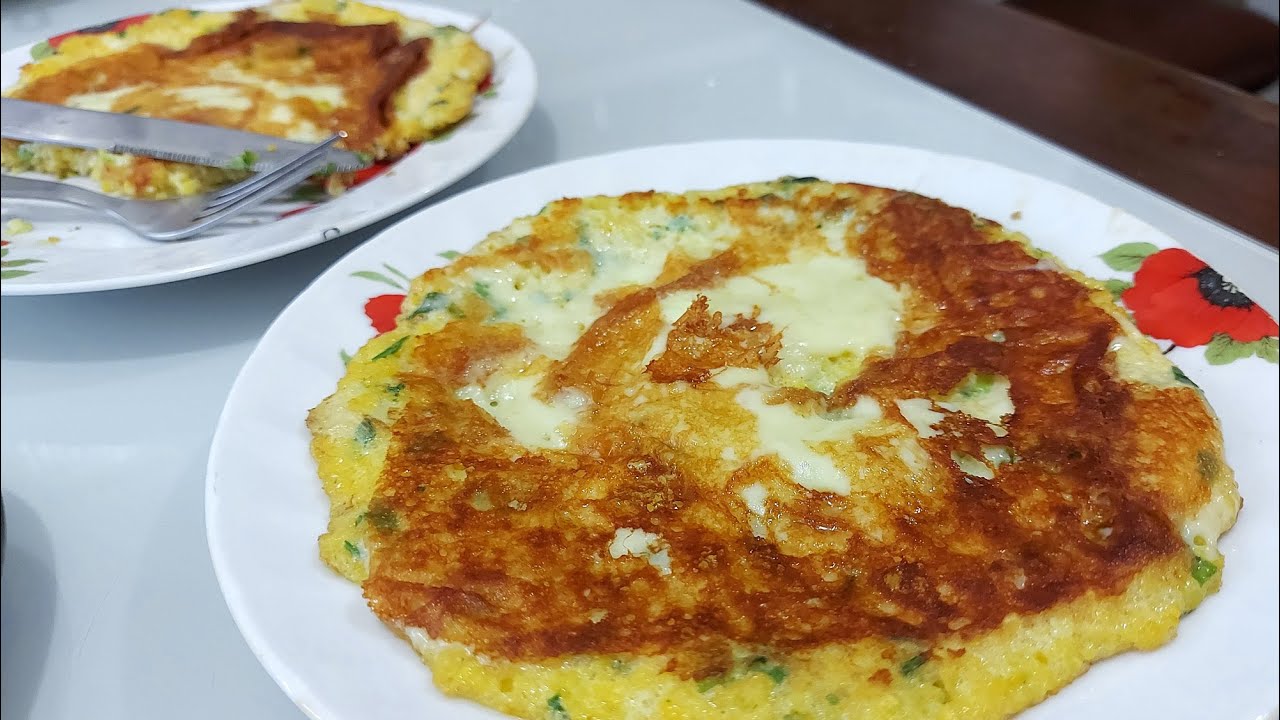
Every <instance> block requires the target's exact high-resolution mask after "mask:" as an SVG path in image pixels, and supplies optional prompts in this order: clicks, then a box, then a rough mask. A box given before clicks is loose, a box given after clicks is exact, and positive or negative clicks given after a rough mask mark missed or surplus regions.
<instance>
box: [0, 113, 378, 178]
mask: <svg viewBox="0 0 1280 720" xmlns="http://www.w3.org/2000/svg"><path fill="white" fill-rule="evenodd" d="M0 137H4V138H10V139H13V140H20V141H22V142H35V143H48V144H51V145H67V146H70V147H78V148H89V149H92V150H106V151H107V152H113V153H121V154H124V155H143V156H146V157H153V158H158V159H160V160H172V161H174V162H180V163H188V164H191V165H208V166H209V167H221V168H234V169H237V170H253V171H255V172H265V171H269V170H272V169H274V168H276V167H278V166H280V165H281V164H284V163H287V162H289V161H290V160H293V159H294V158H296V157H298V156H300V155H302V154H303V153H306V152H307V151H308V150H311V149H313V148H314V147H315V145H309V144H307V143H301V142H294V141H292V140H285V139H284V138H277V137H271V136H270V135H259V134H257V133H251V132H245V131H243V130H232V129H231V128H224V127H217V126H215V125H201V124H198V123H189V122H180V121H178V120H164V119H161V118H149V117H143V116H141V115H127V114H123V113H110V112H99V111H97V110H83V109H81V108H72V107H65V106H63V105H51V104H49V103H40V102H31V101H30V100H18V99H16V98H2V99H0ZM325 159H326V162H327V163H330V164H332V168H331V170H333V171H339V172H349V171H352V170H359V169H360V168H364V167H368V166H369V165H370V162H371V161H370V158H369V157H368V156H366V155H363V154H361V153H355V152H351V151H349V150H339V149H337V148H330V149H329V150H328V151H326V154H325Z"/></svg>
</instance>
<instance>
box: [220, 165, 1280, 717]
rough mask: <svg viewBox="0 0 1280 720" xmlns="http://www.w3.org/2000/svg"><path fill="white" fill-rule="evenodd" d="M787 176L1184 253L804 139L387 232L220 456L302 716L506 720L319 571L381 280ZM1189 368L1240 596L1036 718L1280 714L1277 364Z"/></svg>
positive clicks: (345, 262)
mask: <svg viewBox="0 0 1280 720" xmlns="http://www.w3.org/2000/svg"><path fill="white" fill-rule="evenodd" d="M783 175H797V176H804V175H814V176H818V177H821V178H824V179H830V180H855V181H859V182H865V183H870V184H874V185H883V186H888V187H896V188H904V189H910V190H915V191H918V192H921V193H924V194H926V195H931V196H934V197H939V198H941V199H943V200H946V201H947V202H950V203H952V204H955V205H960V206H963V207H967V208H969V209H972V210H974V211H976V212H977V213H979V214H980V215H983V216H985V217H988V218H991V219H994V220H997V221H999V222H1002V223H1005V224H1006V225H1007V226H1009V227H1012V228H1014V229H1017V230H1022V231H1024V232H1026V233H1027V234H1028V235H1029V236H1030V237H1031V238H1032V240H1033V241H1034V242H1035V243H1036V244H1038V245H1040V246H1041V247H1044V248H1047V249H1049V250H1051V251H1053V252H1055V253H1057V254H1058V255H1059V256H1060V257H1062V258H1063V259H1065V260H1066V261H1067V262H1068V263H1070V264H1071V265H1073V266H1075V267H1077V268H1080V269H1082V270H1083V271H1085V272H1087V273H1089V274H1092V275H1094V276H1096V277H1103V278H1106V277H1111V278H1118V279H1122V278H1125V277H1130V275H1129V274H1126V273H1124V272H1121V271H1117V270H1114V269H1111V268H1109V267H1108V266H1107V264H1106V263H1105V262H1104V261H1103V260H1101V259H1100V258H1099V255H1100V254H1101V253H1103V252H1105V251H1107V250H1109V249H1111V248H1112V247H1114V246H1117V245H1121V244H1124V243H1140V242H1147V243H1152V244H1154V245H1156V246H1159V247H1161V248H1168V247H1171V246H1173V245H1174V243H1173V242H1172V241H1171V240H1170V239H1169V238H1168V237H1166V236H1164V235H1162V234H1161V233H1159V232H1158V231H1156V230H1154V229H1153V228H1151V227H1150V226H1148V225H1146V224H1145V223H1143V222H1141V221H1139V220H1137V219H1135V218H1133V217H1132V216H1129V215H1127V214H1125V213H1123V212H1122V211H1119V210H1116V209H1113V208H1111V207H1108V206H1107V205H1105V204H1103V203H1101V202H1098V201H1097V200H1093V199H1091V198H1089V197H1086V196H1084V195H1081V194H1080V193H1077V192H1075V191H1073V190H1069V189H1067V188H1064V187H1062V186H1059V185H1055V184H1053V183H1050V182H1047V181H1045V180H1041V179H1039V178H1035V177H1031V176H1028V175H1023V174H1021V173H1018V172H1015V171H1012V170H1008V169H1005V168H1002V167H998V166H995V165H991V164H988V163H985V162H980V161H975V160H969V159H964V158H957V157H950V156H944V155H938V154H935V153H931V152H926V151H922V150H914V149H906V148H896V147H886V146H876V145H857V144H848V143H839V142H824V141H805V140H794V141H726V142H714V143H701V144H693V145H678V146H666V147H658V148H650V149H641V150H632V151H628V152H622V153H618V154H614V155H607V156H603V157H596V158H588V159H584V160H576V161H573V162H567V163H563V164H559V165H553V166H550V167H546V168H542V169H538V170H533V171H530V172H527V173H524V174H521V175H517V176H513V177H508V178H506V179H503V180H500V181H497V182H494V183H492V184H489V185H486V186H484V187H480V188H477V189H474V190H471V191H469V192H467V193H464V194H461V195H458V196H456V197H453V198H450V199H449V200H447V201H445V202H443V203H441V204H439V205H436V206H434V207H431V208H428V209H426V210H423V211H422V212H420V213H418V214H416V215H414V216H412V217H410V218H407V219H405V220H404V221H402V222H400V223H398V224H397V225H395V226H393V227H391V228H388V229H387V230H386V231H384V232H383V233H382V234H381V235H379V236H377V237H375V238H374V239H372V240H370V241H369V242H367V243H365V244H364V245H362V246H361V247H359V248H356V249H355V250H354V251H352V252H351V253H350V254H349V255H347V256H346V257H345V258H343V259H342V260H340V261H338V262H337V263H336V264H335V265H334V266H333V267H332V268H330V269H329V270H328V271H327V272H325V273H324V274H323V275H322V276H320V277H319V278H318V279H317V280H316V281H315V282H314V283H313V284H312V285H311V287H309V288H307V290H305V291H304V292H303V293H302V294H301V295H300V296H299V297H298V298H297V299H296V300H295V301H294V302H293V303H292V304H291V305H290V306H289V307H288V308H286V309H285V310H284V312H283V313H281V315H280V317H279V318H278V319H277V320H276V322H275V323H274V324H273V325H272V326H271V328H270V329H269V330H268V331H267V333H266V335H265V336H264V337H263V339H262V341H261V343H260V344H259V345H258V347H257V349H256V350H255V351H254V353H253V354H252V356H251V357H250V358H249V360H248V362H247V363H246V364H245V366H244V369H243V370H242V371H241V373H240V377H239V378H238V380H237V381H236V383H235V386H234V388H233V389H232V391H231V395H230V397H229V399H228V401H227V405H226V408H225V409H224V410H223V413H222V418H221V420H220V421H219V424H218V430H217V433H216V435H215V437H214V441H213V449H212V454H211V456H210V459H209V471H208V484H207V488H206V522H207V525H208V533H209V548H210V551H211V553H212V556H213V565H214V568H215V570H216V571H217V575H218V579H219V581H220V583H221V585H222V590H223V592H224V593H225V595H226V599H227V604H228V605H229V606H230V608H231V612H232V615H233V616H234V617H235V619H236V622H237V623H238V624H239V626H240V629H241V631H242V632H243V633H244V636H245V638H246V639H247V640H248V643H249V646H250V647H251V648H252V649H253V651H254V653H255V654H256V655H257V656H258V658H259V659H260V660H261V661H262V663H263V665H264V666H266V668H267V670H268V672H270V673H271V675H272V676H274V677H275V679H276V680H277V682H279V684H280V686H281V687H282V688H283V689H284V691H285V692H286V693H288V694H289V696H290V697H292V698H293V699H294V700H295V701H296V702H297V703H298V705H299V706H300V707H301V708H302V709H303V710H305V711H306V712H307V713H308V714H310V715H312V716H313V717H316V718H328V719H337V718H366V717H379V718H395V717H404V718H445V717H447V718H458V719H459V720H461V719H463V718H495V717H498V716H497V715H496V714H494V713H492V712H490V711H487V710H484V709H482V708H479V707H477V706H474V705H472V704H469V703H466V702H463V701H458V700H452V699H448V698H445V697H444V696H442V695H441V694H440V693H439V692H437V691H436V690H435V689H434V688H433V687H432V686H431V684H430V682H429V680H428V672H427V670H426V669H425V668H424V667H423V666H422V664H421V663H420V662H419V661H418V659H417V658H416V656H415V655H414V654H413V652H412V651H411V649H410V648H409V645H408V644H407V643H405V642H403V641H401V640H400V639H398V638H396V637H395V636H393V635H392V633H391V632H389V631H388V630H386V629H385V628H384V627H383V626H382V625H381V624H380V623H379V622H378V620H376V619H375V618H374V616H373V614H372V613H371V612H370V611H369V610H368V608H367V607H366V606H365V603H364V601H363V599H362V598H361V595H360V589H359V588H358V587H356V586H355V585H352V584H350V583H348V582H347V581H346V580H343V579H341V578H339V577H338V576H337V575H336V574H334V573H333V572H331V571H330V570H329V569H327V568H326V567H325V566H324V565H323V564H322V563H321V562H320V560H319V558H318V556H317V549H316V537H317V536H318V535H319V534H320V533H321V532H323V531H324V529H325V524H326V522H327V519H328V503H327V500H326V499H325V496H324V495H323V493H322V492H321V489H320V482H319V480H318V479H317V478H316V476H315V469H314V465H313V463H312V460H311V457H310V455H309V453H308V435H307V431H306V428H305V427H304V426H303V421H304V416H305V414H306V412H307V410H308V409H309V408H311V407H312V406H314V405H315V404H316V403H318V402H319V401H320V400H321V399H322V398H324V397H325V396H326V395H327V394H329V393H330V392H331V391H332V390H333V389H334V386H335V384H336V383H337V381H338V378H339V377H340V375H341V374H342V364H341V362H340V359H339V352H340V350H346V351H352V350H354V349H356V348H357V347H358V346H359V345H361V344H362V343H363V342H364V341H365V340H367V339H368V338H369V337H370V336H371V335H372V334H373V331H372V330H371V328H370V325H369V321H368V320H367V319H366V318H365V316H364V314H363V313H362V306H363V304H364V302H365V301H366V300H367V299H368V298H369V297H370V296H372V295H377V294H379V293H384V292H393V291H392V288H389V287H386V286H385V285H384V284H382V283H384V282H385V283H388V284H394V283H395V282H397V280H396V277H395V275H394V273H393V272H392V271H391V270H390V269H388V268H387V266H390V267H391V268H396V269H403V270H405V271H409V273H410V274H417V273H420V272H421V271H423V270H424V269H426V268H427V267H429V266H435V265H440V264H443V262H444V260H442V259H441V258H440V257H439V256H437V253H438V252H441V251H446V250H455V249H456V250H464V249H466V248H468V247H470V246H471V245H473V244H474V243H475V242H477V241H478V240H479V239H481V238H483V237H484V236H485V234H486V233H488V232H490V231H493V230H496V229H498V228H501V227H503V226H505V225H506V224H507V223H508V222H509V221H510V220H512V219H513V218H515V217H518V216H521V215H527V214H532V213H535V212H537V211H538V209H539V208H541V207H542V205H543V204H544V203H546V202H548V201H550V200H554V199H557V198H560V197H563V196H578V195H590V194H597V193H607V194H615V193H622V192H626V191H630V190H645V189H651V188H652V189H658V190H680V191H682V190H688V189H698V188H715V187H720V186H724V185H728V184H733V183H738V182H744V181H751V180H763V179H772V178H777V177H779V176H783ZM1013 218H1017V219H1013ZM353 273H360V275H354V276H353ZM374 273H380V274H381V275H382V276H383V277H384V278H385V280H382V281H379V280H378V275H377V274H374ZM1163 344H1165V345H1167V344H1168V343H1167V342H1164V343H1163ZM1173 358H1174V359H1175V361H1176V362H1177V363H1178V364H1179V365H1180V366H1181V367H1182V368H1183V369H1184V370H1185V371H1186V373H1187V374H1188V375H1190V376H1191V377H1192V378H1194V379H1195V381H1196V382H1198V383H1199V384H1200V385H1201V386H1202V387H1203V388H1204V391H1205V393H1206V394H1207V395H1208V397H1209V400H1210V401H1211V402H1212V403H1213V405H1214V407H1215V408H1216V409H1217V411H1218V412H1219V413H1220V414H1221V416H1222V425H1223V430H1224V433H1225V435H1226V448H1227V450H1226V452H1227V459H1228V461H1229V462H1230V464H1231V465H1232V466H1233V467H1234V468H1235V470H1236V473H1237V477H1238V478H1239V481H1240V485H1241V491H1242V493H1243V494H1244V497H1245V510H1244V512H1243V513H1242V514H1241V516H1240V520H1239V523H1238V524H1237V525H1236V527H1235V529H1234V530H1232V531H1231V533H1230V534H1229V535H1227V536H1226V538H1225V539H1224V541H1223V545H1222V547H1223V549H1224V552H1225V553H1226V556H1227V566H1226V571H1225V572H1226V575H1225V584H1224V587H1223V590H1222V592H1221V593H1219V594H1218V595H1215V596H1213V597H1211V598H1210V599H1209V600H1207V601H1206V602H1205V603H1204V605H1203V606H1202V607H1201V608H1200V609H1199V610H1197V611H1196V612H1194V613H1192V614H1191V615H1190V616H1189V617H1188V618H1186V620H1185V622H1184V623H1183V624H1182V628H1181V630H1180V631H1179V636H1178V638H1177V640H1176V641H1174V642H1173V643H1172V644H1171V645H1169V646H1167V647H1165V648H1162V649H1160V650H1159V651H1156V652H1151V653H1130V654H1127V655H1124V656H1122V657H1119V658H1116V659H1113V660H1109V661H1106V662H1104V663H1102V664H1101V666H1099V667H1097V668H1095V669H1093V670H1091V671H1090V672H1088V673H1086V675H1085V676H1084V677H1083V678H1081V679H1079V680H1078V681H1076V682H1075V683H1073V684H1072V685H1070V686H1069V687H1068V688H1067V689H1065V690H1064V691H1062V692H1061V693H1060V694H1058V695H1057V696H1055V697H1053V698H1051V699H1050V700H1048V701H1047V702H1045V703H1044V704H1043V705H1041V706H1040V707H1038V708H1036V709H1035V710H1033V711H1031V712H1029V713H1028V714H1027V717H1035V718H1041V719H1044V718H1064V719H1065V718H1078V717H1082V716H1084V715H1085V714H1086V713H1088V714H1089V715H1090V716H1092V717H1114V718H1132V717H1160V718H1166V719H1169V718H1188V719H1190V718H1196V719H1199V718H1215V719H1218V720H1228V719H1238V720H1246V719H1247V720H1254V719H1255V718H1258V717H1260V716H1262V715H1263V714H1265V713H1266V712H1267V711H1269V710H1271V708H1272V707H1273V706H1274V705H1275V703H1276V695H1277V680H1276V678H1277V654H1276V648H1275V643H1274V640H1275V637H1276V632H1277V599H1276V598H1277V596H1276V586H1277V582H1278V581H1277V536H1276V527H1277V516H1278V512H1277V507H1278V503H1277V494H1276V481H1275V478H1276V474H1277V470H1276V447H1275V438H1276V435H1277V413H1276V406H1277V395H1278V392H1280V391H1278V389H1277V373H1276V367H1275V365H1273V364H1271V363H1270V362H1268V361H1266V360H1263V359H1261V358H1259V357H1249V358H1244V359H1241V360H1238V361H1235V362H1233V363H1231V364H1230V365H1229V366H1213V365H1210V364H1209V363H1208V362H1207V361H1206V354H1205V350H1204V349H1203V348H1178V349H1176V350H1174V351H1173ZM1219 359H1221V358H1219Z"/></svg>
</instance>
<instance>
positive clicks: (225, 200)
mask: <svg viewBox="0 0 1280 720" xmlns="http://www.w3.org/2000/svg"><path fill="white" fill-rule="evenodd" d="M341 138H342V135H341V134H339V135H334V136H333V137H331V138H329V139H328V140H325V141H324V142H322V143H320V144H319V145H317V146H315V147H314V148H312V149H311V150H309V151H307V152H306V153H303V154H302V155H299V156H298V157H297V158H295V159H293V160H291V161H289V162H288V163H285V164H284V165H281V166H280V167H278V168H274V169H272V170H271V171H270V172H265V173H260V174H258V175H254V176H252V177H249V178H248V179H246V180H243V181H241V182H239V183H236V184H235V185H231V186H229V187H225V188H222V189H220V190H216V191H213V192H208V193H202V194H200V195H190V196H187V197H182V198H174V199H172V200H131V199H128V198H119V197H112V196H109V195H103V194H101V193H97V192H94V191H92V190H86V189H84V188H80V187H76V186H75V185H68V184H66V183H61V182H55V181H51V180H36V179H33V178H25V177H17V176H15V175H8V174H5V175H4V176H3V177H0V196H3V197H5V198H15V199H24V200H48V201H52V202H62V203H68V204H71V205H76V206H79V207H83V208H88V209H90V210H96V211H98V212H101V213H103V214H104V215H106V216H107V217H109V218H111V219H112V220H115V221H116V222H118V223H120V224H121V225H124V226H125V227H127V228H129V229H130V230H132V231H133V232H135V233H137V234H139V235H141V236H142V237H144V238H147V239H148V240H157V241H160V242H168V241H172V240H183V239H186V238H189V237H191V236H193V235H197V234H199V233H202V232H205V231H207V230H210V229H212V228H214V227H215V226H217V225H220V224H222V223H224V222H226V221H227V220H230V219H231V218H233V217H235V216H236V215H239V214H240V213H242V212H244V211H246V210H249V209H250V208H253V207H256V206H257V205H260V204H261V203H263V202H266V201H267V200H269V199H270V198H272V197H274V196H275V195H277V194H279V193H280V192H281V191H283V190H285V189H287V188H290V187H292V186H294V185H296V184H298V183H300V182H302V181H303V180H305V179H306V178H307V177H308V176H310V175H311V174H312V173H314V172H315V171H316V170H318V169H319V167H320V166H321V165H323V164H324V163H325V150H326V149H327V148H328V147H329V146H330V145H333V144H334V143H335V142H337V141H338V140H339V139H341Z"/></svg>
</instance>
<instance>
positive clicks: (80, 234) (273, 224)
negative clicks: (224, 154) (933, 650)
mask: <svg viewBox="0 0 1280 720" xmlns="http://www.w3.org/2000/svg"><path fill="white" fill-rule="evenodd" d="M261 4H262V0H237V1H236V2H227V3H219V4H215V5H200V6H197V7H195V8H193V9H196V10H204V11H219V10H234V9H239V8H242V7H251V6H254V5H261ZM375 4H377V5H381V6H383V7H386V8H389V9H392V10H396V11H398V12H401V13H404V14H405V15H407V16H410V17H414V18H421V19H423V20H427V21H429V22H431V23H434V24H437V25H454V26H457V27H461V28H472V27H475V26H476V25H477V23H479V20H478V19H477V18H474V17H471V16H469V15H465V14H462V13H459V12H456V11H453V10H447V9H444V8H438V7H433V6H430V5H421V4H418V3H416V2H405V1H403V0H388V1H384V0H375ZM146 17H147V16H145V15H140V16H135V17H131V18H125V19H123V20H118V21H115V22H112V23H107V24H106V25H102V26H98V27H93V28H85V29H84V30H77V31H74V32H71V33H63V34H61V35H56V36H54V37H51V38H49V39H48V40H44V41H41V42H38V43H35V44H32V45H26V46H23V47H18V48H14V49H13V50H9V51H8V52H5V53H4V54H3V55H0V87H5V88H8V87H11V86H12V85H13V84H14V83H15V82H17V79H18V71H19V69H20V68H21V67H22V66H23V65H24V64H26V63H28V62H30V61H31V59H32V58H33V57H44V56H45V55H48V54H50V53H56V52H57V51H58V45H59V44H61V42H62V41H63V40H65V39H66V38H67V37H69V36H71V35H74V34H76V33H84V32H106V31H110V30H116V31H119V30H121V29H123V28H125V27H128V26H129V25H131V24H134V23H137V22H140V21H141V20H143V19H145V18H146ZM475 37H476V40H477V42H479V43H480V45H481V46H483V47H484V48H485V49H486V50H488V51H489V52H490V53H492V54H493V57H494V61H495V63H494V71H493V75H492V76H491V78H490V79H489V81H488V82H487V84H486V86H485V89H484V91H483V92H482V95H481V97H480V98H479V99H478V100H477V102H476V107H475V109H474V111H473V112H472V114H471V116H470V117H468V118H467V119H466V120H464V121H463V122H462V123H461V124H459V125H458V126H457V128H455V129H454V130H453V131H451V132H448V133H446V134H444V135H442V136H440V137H438V138H436V139H434V140H432V141H430V142H427V143H423V144H422V145H420V146H418V147H417V148H414V149H413V150H412V151H411V152H409V154H407V155H405V156H404V157H403V158H401V159H400V160H399V161H397V162H395V163H394V164H381V165H377V166H374V167H372V168H368V169H366V170H364V171H361V173H360V174H359V175H358V176H357V186H356V187H355V188H353V189H351V190H349V191H348V192H346V193H344V194H343V195H341V196H339V197H337V198H334V199H331V200H325V201H320V200H319V198H317V197H315V196H314V194H312V195H307V194H306V193H305V191H302V192H298V193H295V194H294V195H293V196H291V197H289V198H287V199H281V200H280V201H278V202H277V201H273V202H271V203H268V204H266V205H263V206H261V207H260V208H258V209H255V210H254V211H253V212H251V213H248V214H246V216H244V217H241V218H237V219H235V220H234V221H232V222H230V223H228V224H227V225H225V226H223V229H219V230H218V231H215V232H213V233H210V234H208V235H204V236H200V237H197V238H194V239H191V240H187V241H183V242H176V243H154V242H149V241H147V240H144V239H142V238H140V237H138V236H137V235H134V234H133V233H131V232H129V231H128V230H125V229H124V228H122V227H120V226H118V225H115V224H112V223H109V222H105V221H104V220H102V219H101V218H99V217H97V216H95V215H94V214H92V213H90V212H88V211H83V210H79V209H76V208H71V207H68V206H59V205H53V204H49V203H36V202H31V201H17V200H5V201H4V203H3V205H2V209H3V223H0V224H3V225H4V226H5V228H4V229H3V234H2V237H3V240H2V241H3V242H4V259H3V261H2V262H3V267H2V268H0V294H3V295H52V294H58V293H77V292H91V291H96V290H110V289H116V288H126V287H139V286H143V285H156V284H160V283H167V282H173V281H175V280H183V279H186V278H191V277H198V276H200V275H209V274H212V273H216V272H222V271H224V270H230V269H233V268H238V267H243V266H245V265H250V264H252V263H256V262H261V261H263V260H269V259H271V258H275V257H279V256H281V255H285V254H287V253H291V252H294V251H297V250H301V249H303V248H307V247H311V246H312V245H316V244H319V243H322V242H325V241H327V240H332V239H334V238H336V237H338V236H339V235H342V234H343V233H346V232H349V231H351V230H355V229H358V228H361V227H364V226H365V225H368V224H370V223H373V222H376V221H378V220H381V219H382V218H384V217H387V216H388V215H391V214H393V213H395V212H397V211H399V210H402V209H404V208H406V207H408V206H409V205H412V204H414V203H416V202H419V201H421V200H423V199H425V198H427V197H429V196H431V195H432V194H434V193H436V192H438V191H440V190H442V189H444V188H445V187H447V186H448V185H450V184H452V183H453V182H455V181H456V180H458V179H460V178H462V177H463V176H464V175H466V174H467V173H469V172H471V171H472V170H474V169H476V168H477V167H479V166H480V164H481V163H483V162H484V161H486V160H488V159H489V158H490V157H492V156H493V155H494V154H495V153H497V152H498V151H499V150H501V149H502V147H503V146H504V145H505V144H506V143H507V141H508V140H510V139H511V137H512V136H514V135H515V133H516V131H517V130H519V129H520V127H521V126H522V125H523V124H524V122H525V120H526V119H527V118H528V117H529V113H530V111H531V110H532V109H533V102H534V99H535V96H536V95H537V79H536V75H535V72H534V66H533V58H532V56H531V55H530V54H529V51H528V50H527V49H525V47H524V46H523V45H521V44H520V41H519V40H517V39H516V38H515V37H514V36H513V35H511V34H510V33H508V32H507V31H506V30H503V29H502V28H500V27H498V26H496V25H494V24H493V23H492V22H489V21H486V22H483V23H479V26H478V27H477V29H476V30H475ZM73 182H77V183H78V184H84V182H85V181H80V180H77V181H73ZM84 186H86V187H91V186H89V185H87V184H85V185H84ZM12 220H19V221H24V222H14V223H10V222H9V221H12ZM27 221H29V223H30V224H31V225H32V226H33V227H31V228H29V229H28V228H27V227H26V225H27Z"/></svg>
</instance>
